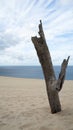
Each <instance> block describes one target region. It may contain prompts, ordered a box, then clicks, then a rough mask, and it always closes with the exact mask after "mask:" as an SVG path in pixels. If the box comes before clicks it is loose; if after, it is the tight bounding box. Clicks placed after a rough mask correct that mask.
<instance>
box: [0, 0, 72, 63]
mask: <svg viewBox="0 0 73 130" xmlns="http://www.w3.org/2000/svg"><path fill="white" fill-rule="evenodd" d="M40 19H42V22H43V28H44V32H45V36H46V40H47V44H48V47H49V48H50V52H51V56H52V60H53V63H54V64H55V65H58V64H61V62H62V60H63V59H64V58H66V57H67V56H68V55H70V56H71V58H70V62H69V64H70V65H72V64H73V52H72V48H73V0H32V1H30V0H26V2H24V0H21V1H20V0H10V1H9V0H0V65H14V64H15V65H39V61H38V58H37V55H36V51H35V49H34V46H33V44H32V42H31V36H34V35H38V34H37V32H38V24H39V20H40Z"/></svg>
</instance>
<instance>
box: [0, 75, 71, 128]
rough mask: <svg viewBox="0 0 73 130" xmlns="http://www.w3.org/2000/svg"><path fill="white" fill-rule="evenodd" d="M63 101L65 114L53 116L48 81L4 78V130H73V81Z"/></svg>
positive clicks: (0, 111)
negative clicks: (48, 93) (47, 86)
mask: <svg viewBox="0 0 73 130" xmlns="http://www.w3.org/2000/svg"><path fill="white" fill-rule="evenodd" d="M60 100H61V105H62V111H61V112H59V113H57V114H51V112H50V107H49V103H48V99H47V94H46V86H45V81H44V80H37V79H20V78H8V77H0V130H73V81H65V83H64V86H63V89H62V91H61V92H60Z"/></svg>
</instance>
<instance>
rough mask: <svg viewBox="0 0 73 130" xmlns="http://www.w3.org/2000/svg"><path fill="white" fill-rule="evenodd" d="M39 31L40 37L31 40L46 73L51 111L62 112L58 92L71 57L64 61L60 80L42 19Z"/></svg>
mask: <svg viewBox="0 0 73 130" xmlns="http://www.w3.org/2000/svg"><path fill="white" fill-rule="evenodd" d="M38 33H39V35H40V37H37V36H35V37H32V38H31V40H32V42H33V44H34V46H35V49H36V51H37V55H38V58H39V61H40V63H41V66H42V70H43V73H44V77H45V82H46V89H47V95H48V99H49V104H50V108H51V112H52V113H56V112H60V111H61V105H60V100H59V95H58V92H59V91H60V90H61V89H62V85H63V83H64V79H65V73H66V67H67V64H68V61H69V57H68V59H67V60H66V59H65V60H64V61H63V63H62V66H61V72H60V74H59V78H58V80H56V76H55V72H54V69H53V64H52V60H51V56H50V52H49V49H48V46H47V43H46V39H45V35H44V31H43V27H42V22H41V20H40V24H39V32H38Z"/></svg>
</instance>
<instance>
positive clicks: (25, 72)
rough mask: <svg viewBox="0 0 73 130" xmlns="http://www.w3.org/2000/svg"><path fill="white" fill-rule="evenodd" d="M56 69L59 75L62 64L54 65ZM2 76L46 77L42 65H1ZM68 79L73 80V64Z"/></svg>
mask: <svg viewBox="0 0 73 130" xmlns="http://www.w3.org/2000/svg"><path fill="white" fill-rule="evenodd" d="M54 70H55V73H56V77H58V75H59V72H60V66H54ZM0 76H7V77H17V78H34V79H35V78H36V79H44V76H43V72H42V68H41V66H0ZM66 80H73V66H68V67H67V71H66Z"/></svg>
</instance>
